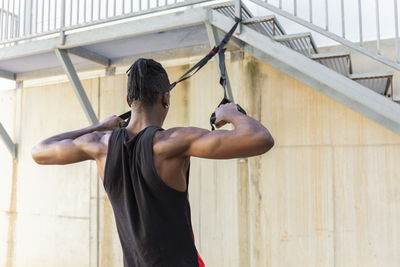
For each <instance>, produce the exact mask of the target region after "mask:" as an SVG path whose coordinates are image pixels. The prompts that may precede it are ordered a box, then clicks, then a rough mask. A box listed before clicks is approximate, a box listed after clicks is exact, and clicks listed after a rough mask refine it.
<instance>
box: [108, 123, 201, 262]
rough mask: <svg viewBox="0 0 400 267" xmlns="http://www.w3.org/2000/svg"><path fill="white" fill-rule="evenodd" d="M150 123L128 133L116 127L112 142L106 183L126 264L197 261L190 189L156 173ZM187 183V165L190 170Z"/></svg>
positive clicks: (152, 130)
mask: <svg viewBox="0 0 400 267" xmlns="http://www.w3.org/2000/svg"><path fill="white" fill-rule="evenodd" d="M160 130H163V129H162V128H160V127H158V126H149V127H147V128H145V129H143V130H142V131H140V132H139V133H138V134H137V135H135V136H133V137H131V138H129V136H128V133H127V131H126V129H125V128H120V129H117V130H114V131H113V132H112V134H111V136H110V139H109V142H108V154H107V159H106V164H105V170H104V182H103V184H104V188H105V191H106V193H107V195H108V198H109V199H110V202H111V205H112V208H113V211H114V216H115V221H116V225H117V230H118V235H119V238H120V241H121V246H122V251H123V258H124V266H125V267H142V266H143V267H147V266H159V267H163V266H167V267H181V266H182V267H183V266H185V267H186V266H188V267H191V266H196V267H197V266H199V262H198V258H197V250H196V248H195V244H194V238H193V232H192V225H191V218H190V205H189V201H188V191H187V189H186V191H185V192H180V191H177V190H175V189H173V188H171V187H169V186H168V185H167V184H165V183H164V181H163V180H162V179H161V177H160V176H159V175H158V174H157V171H156V168H155V165H154V160H153V137H154V134H155V133H156V132H157V131H160ZM186 179H187V186H188V184H189V170H188V172H187V178H186Z"/></svg>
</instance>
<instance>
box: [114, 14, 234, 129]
mask: <svg viewBox="0 0 400 267" xmlns="http://www.w3.org/2000/svg"><path fill="white" fill-rule="evenodd" d="M240 21H241V19H239V18H235V24H234V25H233V26H232V28H231V29H230V30H229V32H228V33H227V34H225V36H224V38H223V39H222V41H221V42H220V43H219V44H218V45H217V46H214V47H213V48H212V49H211V50H210V51H209V52H208V54H207V55H205V56H204V57H203V58H202V59H201V60H200V61H199V62H197V63H196V64H195V65H194V66H193V67H191V68H190V69H189V70H188V71H186V72H185V73H184V74H183V75H182V76H181V77H180V78H179V79H178V80H177V81H175V82H173V83H172V84H171V85H170V90H172V89H173V88H174V87H175V85H177V84H178V83H180V82H182V81H184V80H186V79H189V78H190V77H192V76H193V75H194V74H195V73H196V72H198V71H199V70H200V69H201V68H202V67H204V65H206V64H207V62H208V61H210V59H212V58H213V57H214V56H215V55H216V54H217V53H218V55H219V68H220V71H221V78H220V81H219V82H220V84H221V85H222V87H223V88H224V99H226V100H227V101H228V102H230V101H229V99H228V98H227V96H226V68H225V50H226V49H225V48H224V47H225V45H226V44H227V43H228V41H229V40H230V39H231V37H232V35H233V33H234V32H235V30H236V28H237V26H238V25H239V23H240ZM131 67H132V66H131ZM129 69H130V68H129ZM128 71H129V70H128ZM228 102H226V103H228ZM224 104H225V103H224ZM220 105H221V104H220ZM130 115H131V112H130V111H128V112H125V113H124V114H122V115H120V116H119V117H120V118H121V119H123V120H126V119H128V121H126V122H123V123H121V124H120V126H121V127H126V125H128V123H129V119H130ZM210 121H211V120H210ZM214 122H215V120H214ZM211 126H212V125H211ZM212 127H213V126H212Z"/></svg>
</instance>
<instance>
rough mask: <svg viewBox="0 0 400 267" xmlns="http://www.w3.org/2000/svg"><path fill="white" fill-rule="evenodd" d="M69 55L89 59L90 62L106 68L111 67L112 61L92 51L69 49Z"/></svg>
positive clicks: (77, 48)
mask: <svg viewBox="0 0 400 267" xmlns="http://www.w3.org/2000/svg"><path fill="white" fill-rule="evenodd" d="M68 53H70V54H74V55H75V56H78V57H81V58H84V59H87V60H89V61H92V62H94V63H97V64H100V65H103V66H105V67H109V66H110V63H111V60H110V59H109V58H107V57H105V56H102V55H100V54H97V53H95V52H93V51H90V50H89V49H86V48H83V47H74V48H70V49H68Z"/></svg>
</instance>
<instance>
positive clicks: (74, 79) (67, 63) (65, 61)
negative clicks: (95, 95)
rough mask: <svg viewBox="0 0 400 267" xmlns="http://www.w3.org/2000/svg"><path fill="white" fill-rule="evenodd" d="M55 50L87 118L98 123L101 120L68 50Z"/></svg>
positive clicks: (93, 122)
mask: <svg viewBox="0 0 400 267" xmlns="http://www.w3.org/2000/svg"><path fill="white" fill-rule="evenodd" d="M55 52H56V55H57V57H58V59H59V60H60V62H61V65H62V67H63V68H64V71H65V73H66V74H67V76H68V79H69V81H70V83H71V84H72V87H73V88H74V90H75V93H76V96H77V97H78V99H79V102H80V103H81V106H82V108H83V111H84V112H85V115H86V117H87V119H88V120H89V121H90V122H91V123H92V124H95V123H98V122H99V120H98V119H97V116H96V114H95V113H94V111H93V108H92V105H91V104H90V101H89V99H88V97H87V95H86V93H85V90H84V89H83V86H82V83H81V81H80V80H79V77H78V74H77V73H76V70H75V68H74V65H73V64H72V62H71V59H70V57H69V55H68V53H67V51H65V50H62V49H56V50H55Z"/></svg>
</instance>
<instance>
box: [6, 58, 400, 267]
mask: <svg viewBox="0 0 400 267" xmlns="http://www.w3.org/2000/svg"><path fill="white" fill-rule="evenodd" d="M188 68H189V65H178V66H170V67H168V68H167V72H168V73H169V75H170V80H171V82H172V81H174V80H175V79H176V78H178V77H179V76H180V74H182V73H184V71H185V70H187V69H188ZM228 73H229V75H230V79H231V84H232V87H233V93H234V96H235V99H236V100H237V102H239V103H240V104H241V105H242V106H243V107H244V108H245V109H246V110H247V111H248V113H249V114H250V115H251V116H253V117H255V118H256V119H258V120H261V121H262V123H263V124H264V125H266V126H267V127H268V128H269V129H270V131H271V133H272V135H273V136H274V138H275V147H274V148H273V149H272V150H271V151H270V152H269V153H267V154H265V155H262V156H260V157H254V158H249V159H233V160H223V161H215V160H206V159H192V161H191V172H190V173H191V177H190V189H189V197H190V201H191V206H192V221H193V229H194V233H195V237H196V245H197V248H198V250H199V252H200V254H201V256H202V257H203V259H204V261H205V263H206V266H218V267H220V266H221V267H223V266H229V267H231V266H242V267H265V266H271V267H272V266H273V267H275V266H293V267H298V266H307V267H309V266H315V267H321V266H327V267H337V266H344V267H346V266H363V267H364V266H367V267H368V266H371V267H372V266H400V258H399V257H400V256H399V253H398V251H400V244H399V240H400V226H399V224H398V221H399V220H400V198H399V196H400V174H399V173H398V171H397V169H398V166H399V164H398V159H399V158H400V136H399V135H397V134H395V133H393V132H391V131H389V130H387V129H385V128H383V127H382V126H380V125H378V124H377V123H375V122H372V121H370V120H369V119H367V118H365V117H363V116H361V115H360V114H358V113H356V112H354V111H352V110H350V109H348V108H347V107H345V106H343V105H341V104H338V103H336V102H335V101H333V100H331V99H330V98H328V97H326V96H325V95H322V94H321V93H319V92H317V91H315V90H314V89H312V88H310V87H308V86H306V85H304V84H302V83H300V82H298V81H296V80H295V79H293V78H291V77H289V76H288V75H286V74H284V73H282V72H280V71H278V70H276V69H274V68H272V67H271V66H269V65H267V64H265V63H262V62H260V61H257V60H255V59H253V58H251V57H250V56H248V55H245V58H244V59H243V60H238V61H229V62H228ZM218 79H219V77H218V72H217V68H216V66H215V63H214V62H210V63H209V64H208V65H206V66H205V67H204V68H203V69H202V70H201V71H200V72H199V73H198V74H196V75H195V76H194V77H193V78H191V79H189V80H187V81H185V82H184V83H182V84H179V85H178V86H177V87H176V88H175V89H174V90H173V91H172V92H171V108H170V112H169V114H168V117H167V120H166V122H165V125H164V128H169V127H173V126H189V125H190V126H196V127H203V128H209V116H210V114H211V112H212V111H213V110H214V108H215V106H216V105H217V104H218V102H219V101H220V100H221V98H222V96H223V93H222V89H221V87H220V86H219V84H218ZM83 86H84V88H85V90H86V92H87V93H88V96H89V99H90V101H91V102H92V105H93V108H94V110H95V112H96V113H97V114H98V115H99V117H100V119H104V118H105V117H107V116H109V115H112V114H120V113H123V112H125V111H126V110H127V108H128V107H127V105H126V98H125V94H126V76H125V75H115V76H106V77H95V78H91V79H87V80H84V81H83ZM0 104H1V105H0V111H1V112H0V121H1V122H2V123H3V124H4V125H5V127H6V128H7V130H8V131H10V133H11V135H12V137H13V138H15V140H17V141H18V143H19V154H20V157H19V161H18V163H17V164H14V165H13V163H12V160H11V157H10V155H9V153H8V151H7V150H6V148H5V147H4V146H3V144H1V143H0V159H1V160H0V168H1V175H0V184H1V185H2V186H0V266H6V267H11V266H13V267H14V266H18V267H19V266H41V267H42V266H105V267H109V266H122V252H121V248H120V244H119V239H118V236H117V232H116V229H115V221H114V217H113V213H112V208H111V205H110V203H109V201H108V199H107V197H106V194H105V192H104V189H103V188H102V184H101V182H99V179H98V175H97V173H96V166H95V164H94V163H93V162H83V163H79V164H74V165H67V166H38V165H36V164H35V163H34V162H33V161H32V159H31V156H30V150H31V148H32V146H33V145H34V144H35V143H37V142H38V141H40V140H41V139H43V138H45V137H47V136H50V135H53V134H56V133H59V132H63V131H69V130H73V129H77V128H82V127H85V126H87V125H88V122H87V121H86V118H85V116H84V113H83V111H82V109H81V107H80V105H79V103H78V100H77V99H76V97H75V95H74V92H73V90H72V88H71V86H70V85H69V84H68V83H65V82H63V83H56V84H49V85H45V86H35V87H26V88H24V89H23V90H22V91H8V92H2V93H1V94H0ZM243 142H246V140H243ZM13 166H14V167H13Z"/></svg>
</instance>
